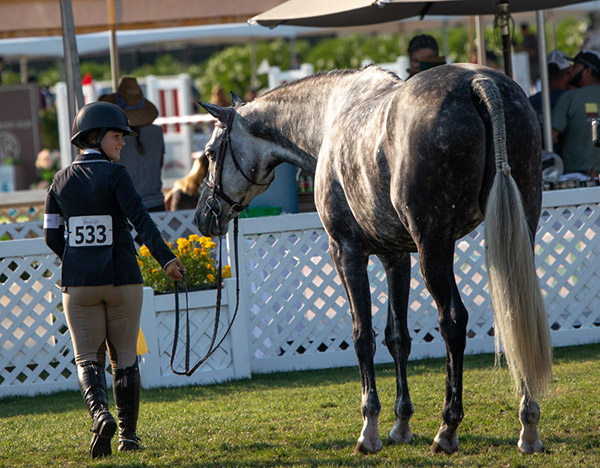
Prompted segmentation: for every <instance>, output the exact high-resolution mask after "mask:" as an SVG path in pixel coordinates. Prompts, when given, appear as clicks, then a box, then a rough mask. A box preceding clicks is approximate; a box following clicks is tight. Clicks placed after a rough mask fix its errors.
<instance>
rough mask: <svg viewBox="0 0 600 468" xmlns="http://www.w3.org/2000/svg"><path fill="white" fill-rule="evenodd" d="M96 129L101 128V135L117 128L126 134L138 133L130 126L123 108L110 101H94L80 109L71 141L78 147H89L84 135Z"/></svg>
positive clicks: (74, 121) (74, 123)
mask: <svg viewBox="0 0 600 468" xmlns="http://www.w3.org/2000/svg"><path fill="white" fill-rule="evenodd" d="M94 130H100V131H101V137H102V136H104V134H105V133H106V131H107V130H117V131H120V132H123V133H124V134H125V135H133V136H135V135H137V134H136V133H135V132H134V131H133V130H132V129H131V128H130V126H129V120H128V119H127V115H125V112H123V109H121V108H120V107H119V106H117V105H115V104H111V103H110V102H92V103H90V104H86V105H85V106H83V107H82V108H81V109H79V112H78V113H77V116H76V117H75V120H73V128H72V130H71V143H73V144H74V145H75V146H77V147H78V148H87V147H88V146H89V145H88V144H86V143H85V142H84V141H83V137H84V136H85V135H86V134H88V133H89V132H91V131H94ZM101 139H102V138H100V140H101Z"/></svg>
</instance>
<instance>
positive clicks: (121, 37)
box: [0, 23, 324, 58]
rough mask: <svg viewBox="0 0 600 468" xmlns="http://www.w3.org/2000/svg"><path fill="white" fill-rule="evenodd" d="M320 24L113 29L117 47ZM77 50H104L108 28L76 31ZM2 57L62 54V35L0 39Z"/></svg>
mask: <svg viewBox="0 0 600 468" xmlns="http://www.w3.org/2000/svg"><path fill="white" fill-rule="evenodd" d="M323 33H324V32H323V29H321V28H306V27H298V26H281V27H279V28H277V29H267V28H263V27H260V26H258V25H255V26H250V25H249V24H247V23H228V24H215V25H204V26H187V27H177V28H159V29H140V30H124V31H117V32H116V34H117V42H118V44H119V49H125V48H128V47H136V46H140V45H144V44H160V43H165V42H176V41H193V42H194V43H211V44H214V43H232V42H240V41H243V40H246V39H274V38H278V37H283V38H295V37H300V36H307V35H310V34H323ZM76 39H77V52H78V53H79V55H80V56H84V55H89V54H94V53H97V52H105V51H108V50H109V46H110V32H109V31H104V32H98V33H90V34H78V35H77V36H76ZM0 56H2V57H5V58H6V57H29V58H34V57H57V58H58V57H62V56H63V39H62V37H61V36H44V37H22V38H13V39H1V40H0Z"/></svg>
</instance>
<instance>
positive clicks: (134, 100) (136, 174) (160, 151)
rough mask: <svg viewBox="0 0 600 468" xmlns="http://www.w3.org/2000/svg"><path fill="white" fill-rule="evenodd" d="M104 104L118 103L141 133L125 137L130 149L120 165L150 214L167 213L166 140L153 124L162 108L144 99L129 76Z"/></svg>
mask: <svg viewBox="0 0 600 468" xmlns="http://www.w3.org/2000/svg"><path fill="white" fill-rule="evenodd" d="M100 101H106V102H110V103H112V104H117V105H118V106H119V107H120V108H121V109H123V110H124V111H125V114H126V115H127V118H128V119H129V123H130V124H131V126H132V128H133V130H134V131H135V132H136V133H137V136H126V137H125V142H126V146H125V148H123V151H122V152H121V159H120V160H119V162H118V164H120V165H122V166H125V167H126V168H127V171H128V172H129V174H130V175H131V178H132V179H133V184H134V185H135V188H136V190H137V191H138V192H139V194H140V195H141V196H142V201H143V202H144V205H146V208H147V209H148V211H150V212H153V211H165V201H164V196H163V193H162V166H163V161H164V154H165V141H164V138H163V133H162V129H161V128H160V127H159V126H158V125H152V122H154V119H156V117H158V109H157V108H156V106H155V105H154V104H152V103H151V102H150V101H148V100H147V99H146V98H144V95H143V94H142V89H141V88H140V85H139V84H138V82H137V80H136V79H135V78H133V77H129V76H124V77H123V78H121V81H120V82H119V87H118V88H117V92H116V93H113V94H105V95H104V96H101V97H100Z"/></svg>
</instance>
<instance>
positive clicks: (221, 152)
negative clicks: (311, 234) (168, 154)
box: [204, 107, 271, 222]
mask: <svg viewBox="0 0 600 468" xmlns="http://www.w3.org/2000/svg"><path fill="white" fill-rule="evenodd" d="M235 109H236V108H235V107H234V108H233V109H232V110H231V112H230V113H229V117H228V118H227V122H226V124H225V131H224V134H223V136H222V137H221V141H220V142H219V149H218V150H217V157H216V159H215V166H216V167H215V181H214V183H213V182H211V181H209V180H208V177H205V178H204V185H205V186H206V187H207V188H208V189H209V190H211V191H212V194H211V195H210V196H209V197H208V198H207V199H206V206H207V207H208V209H209V210H210V212H211V213H212V214H213V215H214V216H215V217H216V218H217V220H219V218H220V216H221V201H220V200H219V199H221V200H223V201H224V202H226V203H227V204H229V205H230V206H231V209H232V210H233V211H235V212H236V213H241V212H242V211H244V210H245V209H246V208H248V205H242V204H241V203H239V202H236V201H235V200H233V198H231V197H230V196H229V195H227V194H226V193H225V191H224V190H223V164H224V162H225V153H226V152H227V147H228V146H229V149H230V150H231V159H233V164H234V165H235V168H236V169H237V170H238V172H239V173H240V174H242V176H244V179H246V180H247V181H248V182H250V183H251V184H252V185H262V186H266V185H269V184H270V183H271V182H268V183H266V184H261V183H259V182H256V181H254V180H252V179H250V177H248V176H247V175H246V173H245V172H244V170H243V169H242V167H241V166H240V163H239V161H238V160H237V158H236V157H235V153H234V152H233V146H232V145H231V141H230V138H229V133H230V132H231V128H232V126H233V119H234V117H235V114H236V110H235ZM217 222H218V221H217Z"/></svg>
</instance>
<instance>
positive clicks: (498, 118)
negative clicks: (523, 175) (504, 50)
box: [472, 76, 510, 176]
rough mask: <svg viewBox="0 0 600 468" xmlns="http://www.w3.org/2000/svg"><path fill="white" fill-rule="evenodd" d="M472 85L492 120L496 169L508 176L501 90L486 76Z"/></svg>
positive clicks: (508, 167)
mask: <svg viewBox="0 0 600 468" xmlns="http://www.w3.org/2000/svg"><path fill="white" fill-rule="evenodd" d="M472 86H473V90H474V91H475V93H477V95H478V96H479V97H480V98H481V100H482V102H483V103H484V104H485V107H486V108H487V111H488V115H489V116H490V119H491V121H492V134H493V140H494V153H495V155H496V171H497V172H502V173H503V174H504V175H505V176H508V175H510V166H509V164H508V154H507V153H506V128H505V126H504V108H503V106H502V98H501V97H500V92H499V91H498V88H497V87H496V85H495V83H494V82H493V81H492V80H491V79H489V78H487V77H485V76H479V77H477V78H475V79H474V80H473V82H472Z"/></svg>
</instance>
